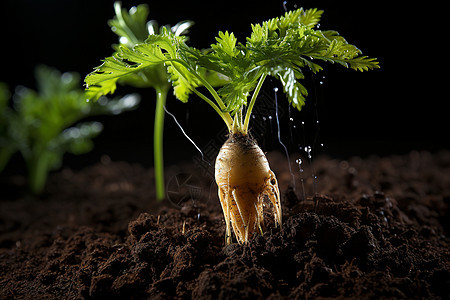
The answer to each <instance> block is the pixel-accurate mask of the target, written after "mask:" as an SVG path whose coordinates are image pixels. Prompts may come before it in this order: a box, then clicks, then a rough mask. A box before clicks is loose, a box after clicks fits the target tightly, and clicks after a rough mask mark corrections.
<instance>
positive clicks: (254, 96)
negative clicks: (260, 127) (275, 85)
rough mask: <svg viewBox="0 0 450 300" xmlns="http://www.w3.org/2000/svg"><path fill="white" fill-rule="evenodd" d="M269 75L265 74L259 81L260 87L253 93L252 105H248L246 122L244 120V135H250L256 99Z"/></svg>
mask: <svg viewBox="0 0 450 300" xmlns="http://www.w3.org/2000/svg"><path fill="white" fill-rule="evenodd" d="M266 77H267V74H263V75H262V76H261V77H260V78H259V81H258V85H257V86H256V88H255V91H254V92H253V95H252V99H251V100H250V104H249V105H248V109H247V112H246V114H245V120H244V128H243V133H244V134H247V133H248V125H249V122H250V116H251V114H252V110H253V106H254V105H255V101H256V98H257V97H258V94H259V91H260V90H261V87H262V85H263V83H264V80H265V79H266Z"/></svg>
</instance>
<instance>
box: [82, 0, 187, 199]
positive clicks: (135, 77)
mask: <svg viewBox="0 0 450 300" xmlns="http://www.w3.org/2000/svg"><path fill="white" fill-rule="evenodd" d="M114 10H115V13H116V16H115V17H114V18H113V19H112V20H110V21H109V25H110V27H111V30H112V31H113V32H114V33H116V34H117V35H118V36H119V42H120V45H114V46H113V48H114V49H115V50H116V51H117V52H116V53H115V54H114V56H113V57H112V58H107V59H106V60H105V64H107V63H108V59H114V57H115V56H117V55H119V53H120V52H121V51H122V50H121V49H122V48H127V49H128V50H130V51H132V49H133V47H135V46H136V45H140V44H144V42H145V40H146V39H147V37H148V36H149V35H154V34H158V33H159V32H161V30H162V29H163V28H164V29H165V30H169V31H171V32H172V33H173V34H174V35H176V36H178V35H182V34H185V33H187V31H188V30H189V28H190V27H191V26H192V25H193V23H192V22H191V21H182V22H179V23H178V24H176V25H175V26H173V27H170V26H168V25H166V26H164V27H162V28H161V29H159V28H158V24H157V22H156V21H155V20H150V21H147V17H148V14H149V10H148V7H147V5H144V4H142V5H138V6H134V7H132V8H131V9H130V10H129V11H128V12H127V11H126V10H125V9H123V8H122V7H121V3H120V2H115V3H114ZM135 71H136V70H132V72H127V73H126V74H122V76H118V77H116V78H115V79H114V80H109V81H107V82H103V83H102V84H101V85H96V84H92V83H91V82H90V81H89V80H87V83H88V88H87V90H86V93H87V95H88V97H89V98H90V99H91V100H97V99H98V98H99V97H100V96H102V95H105V94H108V93H114V91H115V89H116V84H117V82H118V83H120V84H124V85H131V86H134V87H139V88H154V89H155V92H156V110H155V120H154V129H153V152H154V168H155V181H156V182H155V186H156V198H157V199H158V200H163V199H164V196H165V188H164V162H163V131H164V105H165V103H166V99H167V94H168V92H169V90H170V88H171V86H172V85H171V83H170V74H169V73H168V72H167V70H166V67H165V66H164V64H162V63H160V64H152V65H148V66H147V67H145V68H141V69H139V70H138V71H136V72H135Z"/></svg>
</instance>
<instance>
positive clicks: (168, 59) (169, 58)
mask: <svg viewBox="0 0 450 300" xmlns="http://www.w3.org/2000/svg"><path fill="white" fill-rule="evenodd" d="M322 13H323V11H321V10H318V9H308V10H304V9H303V8H300V9H297V10H294V11H289V12H286V14H285V15H283V16H281V17H278V18H273V19H270V20H268V21H265V22H262V23H260V24H254V25H252V33H251V35H250V37H248V38H247V39H246V42H245V43H241V42H239V41H238V40H237V39H236V37H235V35H234V34H233V33H230V32H227V31H226V32H219V34H218V36H217V37H216V43H215V44H213V45H211V49H209V50H203V51H201V50H198V49H195V48H194V47H190V46H188V45H187V43H186V38H185V37H180V36H177V35H175V34H174V33H173V32H171V31H170V30H167V28H163V29H162V30H161V31H160V33H159V34H153V35H150V36H149V37H148V38H147V39H146V41H145V43H141V44H137V45H136V46H134V47H133V48H132V49H131V48H128V47H119V48H118V51H117V53H116V54H115V55H113V56H111V57H108V58H106V59H105V60H104V63H103V64H102V65H101V66H100V67H98V68H97V69H96V70H95V71H94V72H92V73H91V74H89V75H88V76H87V77H86V84H87V88H88V91H89V90H92V89H93V90H96V91H97V92H98V93H100V94H107V93H109V92H111V91H113V89H114V88H115V82H116V81H117V80H120V79H121V78H124V77H127V76H130V75H131V74H135V73H137V72H140V71H141V70H143V69H145V68H149V67H151V66H157V65H158V66H161V65H162V64H164V66H165V67H166V68H167V72H168V73H169V74H170V80H171V83H172V85H173V86H174V89H175V96H176V97H177V98H178V99H179V100H181V101H183V102H186V101H187V100H188V98H189V96H190V95H191V94H192V93H195V94H197V95H199V96H200V97H201V98H202V99H204V100H205V101H207V102H208V103H209V104H210V105H211V106H212V107H213V108H214V109H215V110H216V112H218V113H219V115H221V116H222V118H223V119H224V121H225V123H227V125H228V128H229V129H230V130H231V127H232V126H236V125H232V124H238V125H237V130H238V131H243V132H245V131H246V130H247V128H246V127H247V126H248V124H246V125H243V124H241V125H239V122H236V118H241V117H242V110H243V107H244V106H246V105H247V104H248V96H249V95H251V93H252V92H256V93H257V92H258V90H259V88H260V84H259V83H260V82H263V81H264V79H265V77H266V76H272V77H274V78H276V79H278V80H280V82H281V83H282V85H283V91H284V93H285V94H286V95H287V98H288V100H289V102H290V103H291V105H292V106H293V107H295V108H297V109H299V110H300V109H301V108H302V106H303V105H304V104H305V97H306V96H307V95H308V92H307V89H306V88H305V86H303V84H302V79H304V77H305V75H304V69H305V68H306V69H309V70H311V71H312V72H313V73H317V72H319V71H321V70H322V66H321V64H320V63H321V62H331V63H337V64H339V65H342V66H344V67H346V68H351V69H354V70H357V71H367V70H370V69H374V68H378V67H379V66H378V62H377V61H376V59H374V58H369V57H367V56H363V55H362V53H361V51H360V50H359V49H358V48H357V47H356V46H354V45H352V44H349V43H348V42H347V41H346V39H345V38H344V37H342V36H341V35H339V34H338V33H337V32H336V31H332V30H319V29H317V28H316V27H317V24H318V23H319V21H320V18H321V16H322ZM211 75H213V76H211ZM211 78H214V79H218V78H220V80H221V81H220V84H215V83H216V82H215V80H213V79H211ZM200 86H205V87H206V88H207V89H208V91H209V92H210V94H211V96H212V97H213V99H211V98H208V97H206V96H205V95H204V94H202V93H201V92H200V91H199V90H198V87H200ZM217 86H221V87H220V88H214V87H217ZM253 99H256V97H253V96H252V100H253ZM248 113H251V110H249V111H247V114H248ZM231 116H234V117H235V121H234V122H233V121H232V119H231Z"/></svg>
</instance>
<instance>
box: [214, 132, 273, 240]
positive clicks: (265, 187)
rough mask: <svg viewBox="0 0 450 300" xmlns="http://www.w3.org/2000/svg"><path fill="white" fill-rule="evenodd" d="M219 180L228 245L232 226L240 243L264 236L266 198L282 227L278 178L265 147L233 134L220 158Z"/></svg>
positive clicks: (217, 162)
mask: <svg viewBox="0 0 450 300" xmlns="http://www.w3.org/2000/svg"><path fill="white" fill-rule="evenodd" d="M215 178H216V183H217V185H218V190H219V191H218V193H219V199H220V203H221V205H222V210H223V214H224V217H225V224H226V235H225V242H226V243H227V244H230V243H231V226H232V227H233V231H234V234H235V236H236V239H237V241H238V242H239V243H240V244H242V243H246V242H248V241H249V240H250V239H251V237H252V235H253V234H254V233H255V232H256V231H258V230H259V231H260V232H261V233H262V225H263V201H264V197H268V198H269V200H270V201H271V203H272V205H273V214H274V218H275V226H276V225H277V224H278V225H280V226H281V203H280V191H279V189H278V182H277V179H276V177H275V174H274V173H273V172H272V170H270V167H269V163H268V161H267V158H266V156H265V155H264V153H263V152H262V150H261V148H259V146H258V145H257V144H256V142H255V141H254V140H253V139H252V138H250V137H249V136H248V135H242V134H240V133H237V134H231V135H230V137H229V138H228V140H227V141H226V142H225V144H224V145H223V146H222V148H221V149H220V152H219V154H218V156H217V159H216V165H215ZM230 224H231V226H230Z"/></svg>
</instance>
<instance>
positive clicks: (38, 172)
mask: <svg viewBox="0 0 450 300" xmlns="http://www.w3.org/2000/svg"><path fill="white" fill-rule="evenodd" d="M36 80H37V86H38V90H37V91H34V90H31V89H29V88H26V87H23V86H19V87H17V88H16V91H15V94H14V95H13V102H14V103H13V107H10V106H9V95H10V93H9V91H8V89H7V87H6V85H5V84H2V85H0V114H1V118H0V172H1V171H2V170H3V169H4V168H5V166H6V164H7V162H8V161H9V159H10V158H11V156H12V155H13V154H14V153H15V152H17V151H18V152H20V153H21V155H22V157H23V159H24V160H25V163H26V165H27V168H28V183H29V187H30V190H31V191H32V192H33V193H35V194H39V193H41V192H42V191H43V189H44V187H45V182H46V180H47V176H48V173H49V172H50V171H51V170H54V169H56V168H58V167H60V166H61V163H62V159H63V156H64V153H72V154H82V153H86V152H88V151H90V150H91V149H92V147H93V142H92V138H94V137H95V136H97V135H98V134H99V133H100V132H101V131H102V129H103V126H102V124H100V123H99V122H95V121H91V122H80V123H79V121H80V120H82V119H83V118H86V117H88V116H93V115H100V114H119V113H121V112H123V111H126V110H130V109H133V108H135V107H136V106H137V104H138V103H139V99H138V97H137V96H136V95H133V96H131V95H130V96H126V97H123V98H121V99H114V100H109V99H107V98H105V97H102V98H101V99H99V101H97V102H95V103H94V102H89V101H87V100H86V95H85V94H84V91H83V89H82V86H81V83H80V75H79V74H78V73H62V74H61V73H60V72H59V71H57V70H55V69H52V68H49V67H46V66H39V67H37V68H36Z"/></svg>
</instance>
